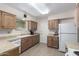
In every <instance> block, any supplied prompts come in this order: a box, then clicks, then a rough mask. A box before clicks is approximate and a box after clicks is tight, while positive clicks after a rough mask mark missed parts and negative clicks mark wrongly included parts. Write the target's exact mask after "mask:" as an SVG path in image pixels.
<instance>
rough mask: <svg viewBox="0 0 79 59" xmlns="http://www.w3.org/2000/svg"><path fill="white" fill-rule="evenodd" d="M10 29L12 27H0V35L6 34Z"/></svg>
mask: <svg viewBox="0 0 79 59" xmlns="http://www.w3.org/2000/svg"><path fill="white" fill-rule="evenodd" d="M11 31H12V29H0V35H1V34H8V33H10V32H11Z"/></svg>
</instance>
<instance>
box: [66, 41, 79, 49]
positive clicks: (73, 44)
mask: <svg viewBox="0 0 79 59" xmlns="http://www.w3.org/2000/svg"><path fill="white" fill-rule="evenodd" d="M66 46H67V48H68V49H75V50H79V43H78V42H71V43H66Z"/></svg>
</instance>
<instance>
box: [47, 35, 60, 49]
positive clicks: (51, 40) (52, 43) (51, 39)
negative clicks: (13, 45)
mask: <svg viewBox="0 0 79 59" xmlns="http://www.w3.org/2000/svg"><path fill="white" fill-rule="evenodd" d="M47 46H48V47H53V48H58V47H59V39H58V37H57V36H48V37H47Z"/></svg>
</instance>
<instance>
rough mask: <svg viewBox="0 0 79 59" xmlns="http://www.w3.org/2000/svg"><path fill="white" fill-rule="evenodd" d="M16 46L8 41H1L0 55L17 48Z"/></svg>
mask: <svg viewBox="0 0 79 59" xmlns="http://www.w3.org/2000/svg"><path fill="white" fill-rule="evenodd" d="M16 47H17V46H15V45H14V44H12V43H10V42H9V41H8V40H5V39H4V40H3V39H0V55H1V54H2V53H4V52H6V51H9V50H11V49H14V48H16Z"/></svg>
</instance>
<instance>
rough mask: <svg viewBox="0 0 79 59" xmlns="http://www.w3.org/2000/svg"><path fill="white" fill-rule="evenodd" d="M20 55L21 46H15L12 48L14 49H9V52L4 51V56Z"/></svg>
mask: <svg viewBox="0 0 79 59" xmlns="http://www.w3.org/2000/svg"><path fill="white" fill-rule="evenodd" d="M18 55H20V54H19V47H17V48H14V49H12V50H9V51H7V52H4V53H3V54H2V56H18Z"/></svg>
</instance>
